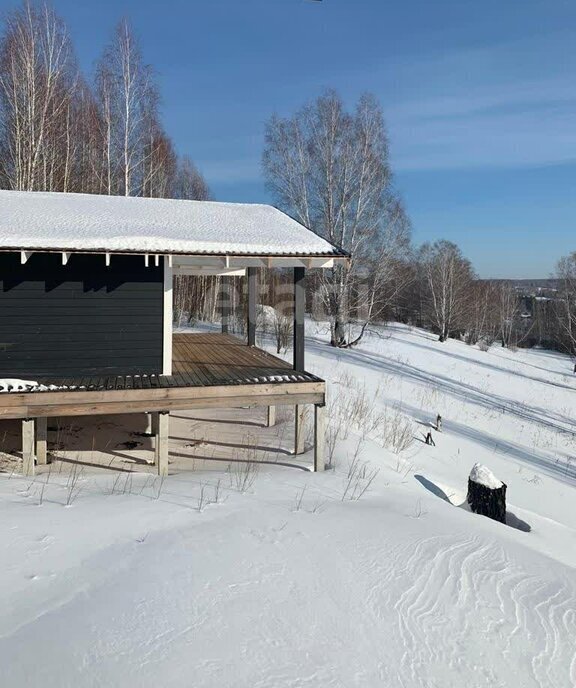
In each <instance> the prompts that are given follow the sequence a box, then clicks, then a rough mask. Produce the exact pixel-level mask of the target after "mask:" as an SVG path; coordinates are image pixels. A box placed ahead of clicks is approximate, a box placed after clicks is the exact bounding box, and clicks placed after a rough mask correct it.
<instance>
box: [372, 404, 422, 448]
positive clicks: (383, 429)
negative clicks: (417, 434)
mask: <svg viewBox="0 0 576 688" xmlns="http://www.w3.org/2000/svg"><path fill="white" fill-rule="evenodd" d="M380 439H381V442H382V444H383V446H384V447H386V449H389V450H390V451H393V452H394V453H395V454H400V453H401V452H403V451H406V449H408V448H409V447H411V446H412V444H413V443H414V426H413V425H412V421H411V420H410V418H408V417H406V416H405V415H404V414H403V413H401V412H400V411H399V410H398V409H387V410H386V412H385V413H383V414H382V415H381V416H380Z"/></svg>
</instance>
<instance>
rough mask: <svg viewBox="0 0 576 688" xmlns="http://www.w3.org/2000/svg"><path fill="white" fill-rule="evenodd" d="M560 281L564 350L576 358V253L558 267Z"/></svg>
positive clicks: (560, 313) (560, 325)
mask: <svg viewBox="0 0 576 688" xmlns="http://www.w3.org/2000/svg"><path fill="white" fill-rule="evenodd" d="M556 277H557V278H558V279H559V280H560V290H559V294H558V297H559V308H558V320H559V329H560V333H561V337H562V340H563V342H564V348H565V349H566V350H567V351H568V352H569V353H570V354H571V355H572V356H576V251H575V252H574V253H571V254H570V255H568V256H564V257H563V258H561V259H560V260H559V261H558V265H557V266H556Z"/></svg>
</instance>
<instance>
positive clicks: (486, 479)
mask: <svg viewBox="0 0 576 688" xmlns="http://www.w3.org/2000/svg"><path fill="white" fill-rule="evenodd" d="M470 480H471V481H472V482H473V483H478V485H484V487H487V488H489V489H490V490H498V489H499V488H501V487H502V485H503V484H504V483H503V482H502V481H501V480H498V478H497V477H496V476H495V475H494V473H492V471H491V470H490V469H489V468H487V467H486V466H483V465H482V464H481V463H475V464H474V466H473V467H472V470H471V471H470Z"/></svg>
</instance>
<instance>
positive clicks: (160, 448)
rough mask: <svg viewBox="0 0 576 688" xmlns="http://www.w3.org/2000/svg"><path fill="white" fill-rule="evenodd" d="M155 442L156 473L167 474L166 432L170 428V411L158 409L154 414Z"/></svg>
mask: <svg viewBox="0 0 576 688" xmlns="http://www.w3.org/2000/svg"><path fill="white" fill-rule="evenodd" d="M156 423H157V425H156V442H155V447H154V454H155V459H156V461H155V463H156V468H157V470H158V475H160V476H166V475H168V432H169V428H170V413H169V412H168V411H160V412H159V413H158V414H156Z"/></svg>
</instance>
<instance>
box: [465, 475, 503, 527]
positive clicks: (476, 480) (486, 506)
mask: <svg viewBox="0 0 576 688" xmlns="http://www.w3.org/2000/svg"><path fill="white" fill-rule="evenodd" d="M467 501H468V505H469V506H470V509H471V510H472V511H473V512H474V513H475V514H482V515H483V516H488V518H492V519H494V520H495V521H500V523H506V484H505V483H503V482H502V481H501V480H498V478H496V476H495V475H494V473H492V471H491V470H490V469H489V468H486V466H483V465H482V464H480V463H476V464H474V467H473V468H472V470H471V471H470V476H469V477H468V496H467Z"/></svg>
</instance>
